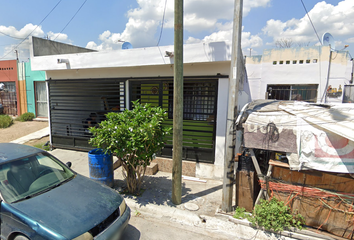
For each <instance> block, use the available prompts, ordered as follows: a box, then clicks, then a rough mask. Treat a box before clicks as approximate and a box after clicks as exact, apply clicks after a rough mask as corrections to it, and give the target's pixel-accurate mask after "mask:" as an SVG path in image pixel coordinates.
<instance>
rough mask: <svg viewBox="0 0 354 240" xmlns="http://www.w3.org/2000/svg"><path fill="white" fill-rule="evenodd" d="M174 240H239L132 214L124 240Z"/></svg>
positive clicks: (221, 234) (234, 237)
mask: <svg viewBox="0 0 354 240" xmlns="http://www.w3.org/2000/svg"><path fill="white" fill-rule="evenodd" d="M160 239H161V240H166V239H169V240H174V239H176V240H177V239H178V240H180V239H188V240H193V239H198V240H215V239H220V240H224V239H225V240H226V239H238V238H237V237H236V233H235V236H227V235H225V234H224V233H221V232H216V231H214V232H211V231H206V230H205V229H203V228H200V227H192V226H187V225H182V224H180V223H176V222H171V221H168V220H167V221H166V220H164V219H157V218H149V217H146V216H143V215H141V214H140V215H139V214H137V213H136V212H132V216H131V219H130V222H129V225H128V227H127V228H126V229H125V232H124V235H123V236H122V240H160Z"/></svg>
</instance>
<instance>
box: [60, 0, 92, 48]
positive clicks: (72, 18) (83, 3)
mask: <svg viewBox="0 0 354 240" xmlns="http://www.w3.org/2000/svg"><path fill="white" fill-rule="evenodd" d="M86 2H87V0H85V1H84V2H83V3H82V4H81V6H80V7H79V9H78V10H77V11H76V13H75V14H74V16H73V17H72V18H71V19H70V20H69V22H68V23H67V24H66V25H65V27H64V28H63V29H62V30H61V31H60V33H59V34H58V35H57V36H56V37H55V38H54V39H53V41H54V40H55V39H57V37H59V35H60V34H61V33H62V32H63V31H64V30H65V28H66V27H67V26H68V25H69V24H70V23H71V21H72V20H73V19H74V18H75V16H76V14H78V12H79V11H80V10H81V8H82V7H83V6H84V5H85V3H86Z"/></svg>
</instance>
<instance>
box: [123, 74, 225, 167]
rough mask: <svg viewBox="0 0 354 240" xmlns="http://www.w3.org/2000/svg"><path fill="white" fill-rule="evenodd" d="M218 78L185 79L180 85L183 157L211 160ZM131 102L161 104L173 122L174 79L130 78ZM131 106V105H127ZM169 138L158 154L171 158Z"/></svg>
mask: <svg viewBox="0 0 354 240" xmlns="http://www.w3.org/2000/svg"><path fill="white" fill-rule="evenodd" d="M217 92H218V80H217V79H215V78H214V79H210V78H209V79H208V78H204V79H201V78H185V79H184V86H183V99H184V100H183V159H185V160H195V161H197V162H207V163H214V156H215V154H214V153H215V131H216V127H215V126H216V112H217V111H216V108H217ZM130 98H131V101H134V100H137V99H139V100H140V102H141V103H143V104H144V103H149V104H151V105H152V106H161V107H162V108H163V109H164V110H166V111H167V112H168V120H167V121H166V122H165V124H166V125H168V126H171V127H172V125H173V119H172V118H173V80H172V79H171V78H166V79H161V78H160V79H158V80H152V79H149V80H131V81H130ZM130 107H132V106H130ZM172 139H173V136H172V135H170V136H169V137H167V138H166V145H165V148H164V149H163V150H162V152H161V153H160V156H164V157H172V144H173V143H172Z"/></svg>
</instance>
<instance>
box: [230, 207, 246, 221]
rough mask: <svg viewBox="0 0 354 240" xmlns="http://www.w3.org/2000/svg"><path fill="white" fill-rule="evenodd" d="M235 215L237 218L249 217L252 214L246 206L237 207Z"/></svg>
mask: <svg viewBox="0 0 354 240" xmlns="http://www.w3.org/2000/svg"><path fill="white" fill-rule="evenodd" d="M233 217H234V218H237V219H248V218H249V217H250V215H249V214H247V213H246V209H245V208H243V207H242V208H240V207H237V208H236V210H235V214H234V216H233Z"/></svg>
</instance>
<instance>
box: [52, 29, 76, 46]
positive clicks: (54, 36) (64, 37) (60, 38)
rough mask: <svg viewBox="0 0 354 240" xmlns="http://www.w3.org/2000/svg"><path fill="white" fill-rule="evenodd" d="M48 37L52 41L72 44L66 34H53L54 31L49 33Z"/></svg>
mask: <svg viewBox="0 0 354 240" xmlns="http://www.w3.org/2000/svg"><path fill="white" fill-rule="evenodd" d="M47 36H48V38H49V39H50V40H54V41H58V42H65V43H71V42H72V41H71V40H70V39H69V38H68V35H66V34H65V33H53V32H52V31H49V32H48V33H47Z"/></svg>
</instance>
